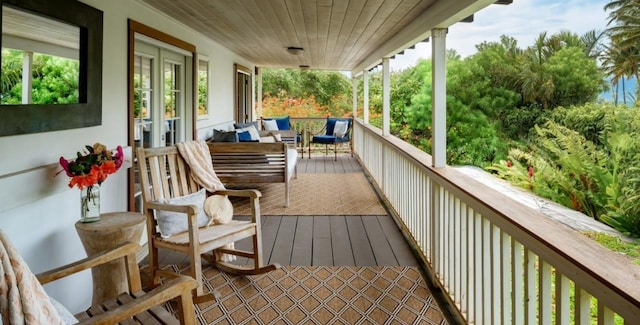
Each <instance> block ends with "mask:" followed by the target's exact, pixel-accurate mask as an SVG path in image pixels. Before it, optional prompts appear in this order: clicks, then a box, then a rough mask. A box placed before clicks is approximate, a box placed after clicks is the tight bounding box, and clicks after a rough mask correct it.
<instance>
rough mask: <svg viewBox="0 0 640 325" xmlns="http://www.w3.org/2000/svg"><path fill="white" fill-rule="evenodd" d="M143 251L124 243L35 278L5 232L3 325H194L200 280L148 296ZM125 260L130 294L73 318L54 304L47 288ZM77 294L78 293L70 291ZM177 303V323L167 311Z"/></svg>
mask: <svg viewBox="0 0 640 325" xmlns="http://www.w3.org/2000/svg"><path fill="white" fill-rule="evenodd" d="M140 248H141V247H140V245H138V244H134V243H122V244H120V245H118V246H117V247H114V248H113V249H109V250H105V251H102V252H99V253H97V254H93V255H91V256H89V257H87V258H84V259H81V260H78V261H75V262H73V263H70V264H67V265H64V266H61V267H58V268H56V269H53V270H49V271H45V272H42V273H40V274H37V275H34V274H33V273H32V272H31V270H30V268H29V266H28V265H27V263H26V261H25V260H24V259H23V258H22V256H20V254H19V252H18V250H17V249H16V248H15V247H14V246H13V244H12V243H11V241H10V240H9V238H8V237H7V236H6V234H5V233H4V232H3V231H2V230H0V256H2V258H1V261H0V273H2V277H0V287H2V288H3V290H4V291H3V292H2V294H1V295H0V296H2V303H0V305H2V306H1V307H2V312H3V313H4V314H3V315H2V317H0V323H2V322H3V319H4V322H5V323H7V322H12V321H13V322H16V323H27V322H28V323H30V324H35V323H41V324H45V323H60V322H68V323H70V322H73V323H74V324H76V323H78V324H117V323H123V324H178V323H179V324H188V325H191V324H195V323H196V321H195V310H194V307H193V301H192V292H193V289H194V288H195V287H196V286H197V283H196V281H195V280H193V279H191V278H189V277H186V276H180V277H177V278H175V279H172V280H170V281H167V282H166V283H164V284H162V285H161V286H158V287H156V288H154V289H153V290H151V291H148V292H144V291H143V288H142V283H141V281H140V270H139V268H138V264H137V262H136V252H138V251H139V250H140ZM119 260H123V261H124V265H125V269H126V273H127V280H128V281H127V283H128V287H127V289H126V290H125V291H124V292H122V293H121V294H119V295H117V296H116V297H113V298H112V299H108V300H106V301H98V302H96V303H95V304H94V305H93V306H91V307H90V308H88V309H87V310H86V311H84V312H81V313H79V314H76V315H75V316H74V315H72V314H71V312H69V311H68V310H67V309H66V308H65V307H64V306H62V305H61V304H59V303H57V302H56V301H55V300H53V299H51V298H50V297H49V296H48V295H47V294H46V292H45V290H44V288H43V287H42V285H44V284H47V283H50V282H53V281H56V280H58V279H61V278H64V277H67V276H69V275H73V274H76V273H78V272H81V271H84V270H88V269H91V268H94V267H97V266H100V265H103V264H105V263H110V262H114V261H119ZM70 289H71V291H73V288H70ZM170 300H175V301H176V303H177V311H178V313H177V314H178V315H177V316H178V318H176V317H174V315H172V314H171V313H170V312H169V311H168V310H166V309H165V308H163V305H164V304H165V303H167V302H168V301H170Z"/></svg>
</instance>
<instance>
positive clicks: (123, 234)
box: [76, 212, 146, 305]
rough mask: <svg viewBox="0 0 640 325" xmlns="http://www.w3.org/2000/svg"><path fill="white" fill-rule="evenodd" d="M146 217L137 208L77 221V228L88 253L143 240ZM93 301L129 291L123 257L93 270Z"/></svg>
mask: <svg viewBox="0 0 640 325" xmlns="http://www.w3.org/2000/svg"><path fill="white" fill-rule="evenodd" d="M145 220H146V217H145V216H144V215H143V214H140V213H136V212H111V213H103V214H101V215H100V220H98V221H96V222H92V223H83V222H80V221H78V222H76V231H77V232H78V236H79V237H80V241H82V246H84V250H85V252H87V255H93V254H96V253H99V252H101V251H104V250H107V249H112V248H114V247H115V246H117V245H118V244H121V243H124V242H134V243H136V244H137V243H139V242H140V238H141V236H142V231H143V230H144V225H145ZM91 276H92V279H93V303H92V305H95V304H97V303H100V302H103V301H106V300H107V299H111V298H114V297H117V296H118V295H119V294H121V293H123V292H127V291H128V288H129V286H128V284H127V271H126V268H125V264H124V261H123V260H118V261H112V262H109V263H107V264H104V265H102V266H99V267H94V268H93V269H92V270H91Z"/></svg>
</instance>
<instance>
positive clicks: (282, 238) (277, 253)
mask: <svg viewBox="0 0 640 325" xmlns="http://www.w3.org/2000/svg"><path fill="white" fill-rule="evenodd" d="M264 219H267V217H265V218H264ZM297 221H298V218H297V217H288V216H287V217H282V220H281V221H280V227H279V228H278V235H277V236H276V240H275V242H274V243H273V250H272V251H271V257H270V258H269V263H278V264H280V265H290V264H291V252H292V250H293V240H294V239H295V234H296V223H297ZM264 248H265V247H263V249H264Z"/></svg>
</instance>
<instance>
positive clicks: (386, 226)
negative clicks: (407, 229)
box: [378, 216, 418, 266]
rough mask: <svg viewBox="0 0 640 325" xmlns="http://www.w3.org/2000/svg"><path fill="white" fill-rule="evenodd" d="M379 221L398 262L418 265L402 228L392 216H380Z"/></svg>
mask: <svg viewBox="0 0 640 325" xmlns="http://www.w3.org/2000/svg"><path fill="white" fill-rule="evenodd" d="M378 221H379V222H380V225H381V226H382V231H384V235H385V237H386V238H387V241H388V242H389V245H391V249H392V250H393V253H394V255H395V256H396V259H397V260H398V264H400V265H404V266H418V261H417V260H416V258H415V256H414V255H413V252H412V251H411V247H409V245H408V244H407V241H406V240H405V239H404V236H402V233H401V232H400V229H399V228H398V226H397V225H396V223H395V222H394V221H393V220H392V219H391V217H389V216H378Z"/></svg>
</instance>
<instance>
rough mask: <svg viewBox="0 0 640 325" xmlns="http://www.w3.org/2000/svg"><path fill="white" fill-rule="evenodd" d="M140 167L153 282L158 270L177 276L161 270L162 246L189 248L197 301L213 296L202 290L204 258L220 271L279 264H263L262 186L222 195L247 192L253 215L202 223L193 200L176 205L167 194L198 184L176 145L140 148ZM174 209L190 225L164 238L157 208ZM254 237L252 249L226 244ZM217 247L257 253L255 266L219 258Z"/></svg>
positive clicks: (179, 193) (221, 250)
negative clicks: (260, 200)
mask: <svg viewBox="0 0 640 325" xmlns="http://www.w3.org/2000/svg"><path fill="white" fill-rule="evenodd" d="M136 153H137V159H138V167H139V173H140V186H141V189H142V197H143V199H144V203H143V206H144V212H145V215H146V216H147V234H148V236H149V242H148V246H149V272H150V275H151V278H152V281H153V285H156V284H158V283H159V278H160V276H162V275H164V276H175V275H176V273H174V272H171V271H167V270H161V269H160V267H159V262H158V249H159V248H164V249H168V250H173V251H178V252H182V253H185V254H187V255H188V256H189V260H190V266H191V268H190V275H191V276H192V277H193V278H194V279H195V280H196V281H197V282H198V283H199V285H198V287H197V288H196V290H195V291H196V292H195V295H194V302H196V303H200V302H204V301H209V300H213V299H214V296H213V293H208V294H205V293H204V288H203V283H202V258H204V259H205V260H207V261H209V262H211V263H213V264H215V265H216V267H217V268H218V269H220V270H222V271H225V272H229V273H235V274H245V275H251V274H261V273H265V272H269V271H272V270H275V269H277V268H278V267H279V266H278V265H276V264H272V265H267V266H264V265H263V264H262V239H261V233H260V203H259V198H260V196H261V194H260V192H258V191H256V190H220V191H216V193H207V195H210V194H219V195H228V196H238V197H248V198H249V199H250V204H251V221H239V220H232V221H231V222H229V223H227V224H222V225H212V226H209V227H202V228H199V227H198V220H197V214H198V210H199V208H198V207H197V206H195V205H174V204H170V203H163V202H166V201H165V200H169V199H173V198H178V197H184V196H186V195H189V194H193V193H196V192H198V191H199V190H200V186H199V185H198V184H197V183H196V182H195V181H194V180H193V179H192V177H191V175H190V169H189V166H188V164H187V163H186V162H185V161H184V159H183V158H182V156H181V155H180V153H179V151H178V149H177V147H175V146H172V147H164V148H150V149H146V148H138V149H137V152H136ZM160 210H164V211H172V212H177V213H181V214H184V218H185V219H186V220H187V222H188V230H187V231H185V232H182V233H178V234H175V235H172V236H169V237H166V238H163V237H162V236H161V234H160V232H159V231H158V229H157V228H156V227H157V226H158V224H157V220H156V217H155V214H156V213H155V212H156V211H160ZM247 237H253V252H247V251H240V250H230V249H226V248H222V247H224V246H226V245H228V244H230V243H233V242H235V241H238V240H240V239H243V238H247ZM213 250H216V251H217V252H218V253H224V254H231V255H237V256H243V257H247V258H251V259H253V266H236V265H232V264H230V263H226V262H223V261H222V260H220V259H219V255H220V254H210V253H213Z"/></svg>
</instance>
